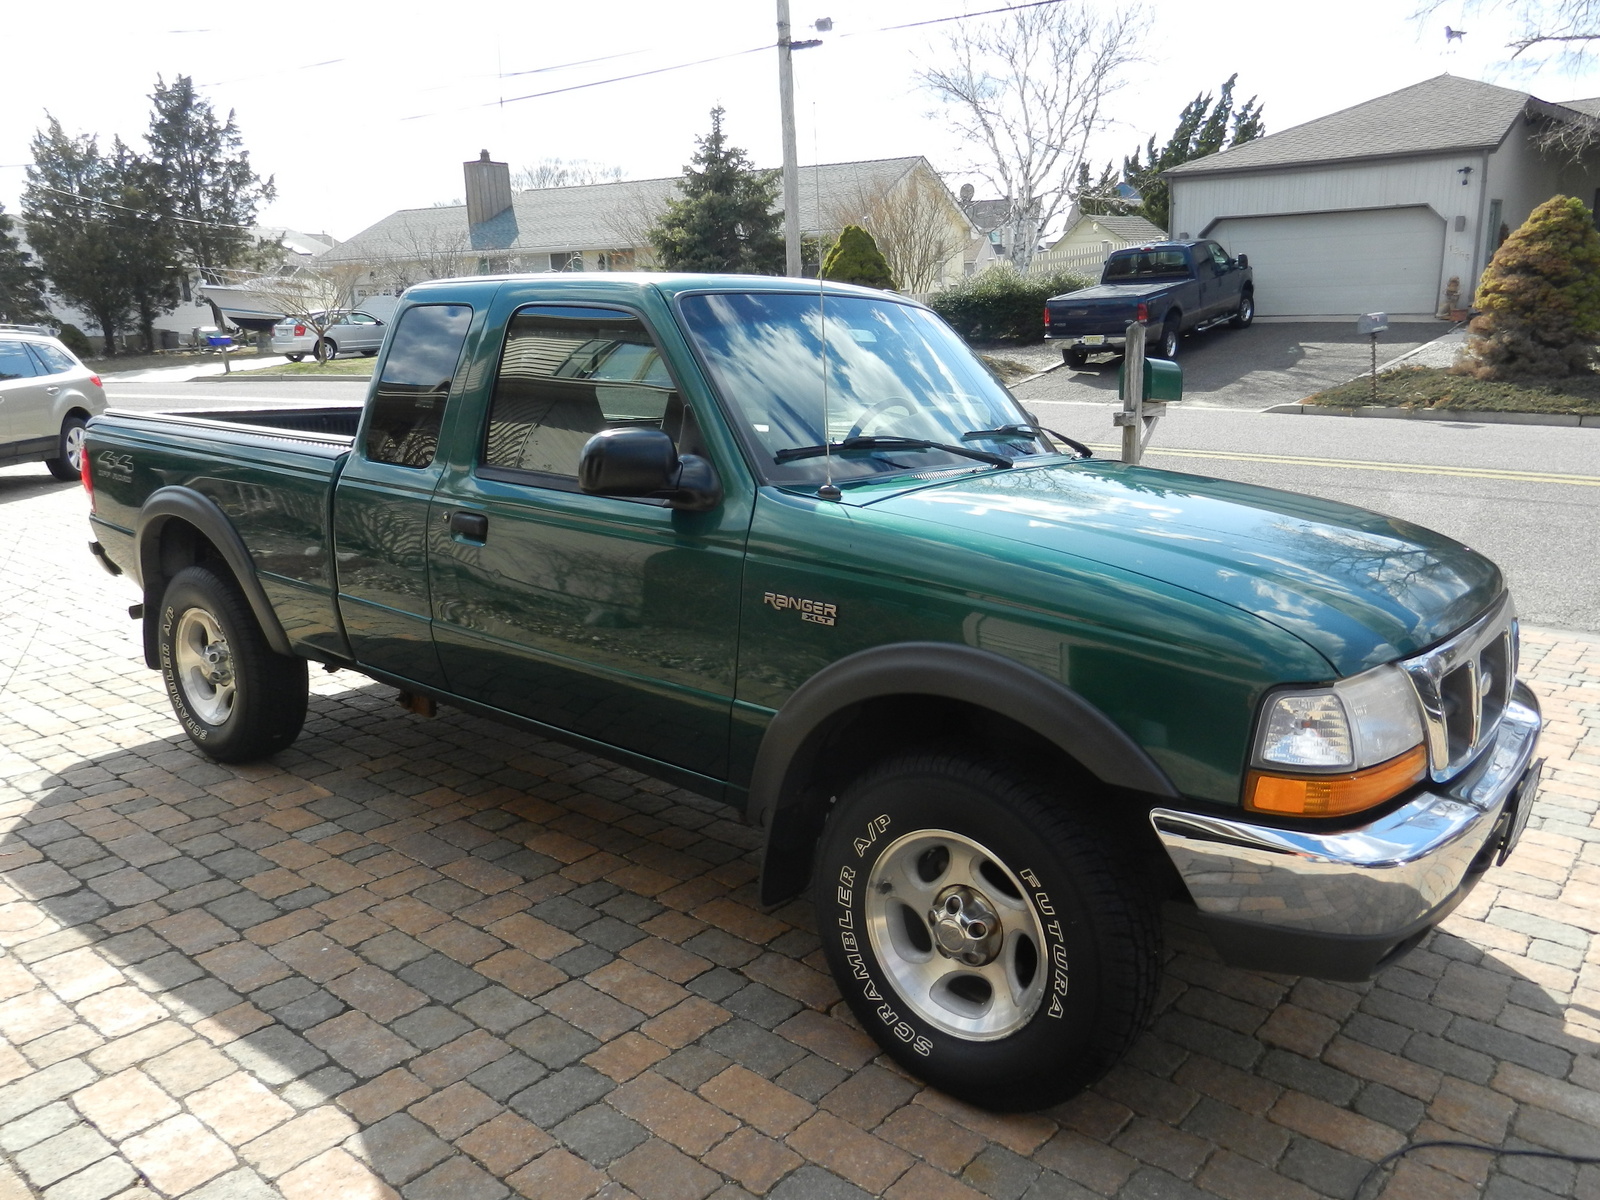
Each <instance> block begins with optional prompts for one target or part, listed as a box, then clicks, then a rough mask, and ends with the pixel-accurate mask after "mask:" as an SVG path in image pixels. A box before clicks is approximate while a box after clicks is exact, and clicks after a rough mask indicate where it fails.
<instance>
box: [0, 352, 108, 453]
mask: <svg viewBox="0 0 1600 1200" xmlns="http://www.w3.org/2000/svg"><path fill="white" fill-rule="evenodd" d="M105 410H106V390H105V388H104V387H103V386H102V385H101V383H100V376H98V375H96V374H95V373H94V372H93V371H91V370H89V368H88V367H86V366H84V365H83V364H82V363H81V362H79V361H78V360H77V358H76V357H75V356H74V355H73V353H72V351H70V350H68V349H67V348H66V347H65V346H63V345H62V344H61V343H60V342H58V341H57V340H56V339H55V338H53V337H51V336H50V335H49V334H48V333H46V332H44V331H43V330H42V329H39V328H37V327H36V326H29V325H0V465H9V464H11V463H18V462H37V461H42V462H43V463H44V465H45V466H47V467H49V468H50V474H52V475H54V476H55V477H56V478H57V479H77V478H78V473H79V471H80V470H81V469H82V467H83V427H84V425H85V424H86V423H87V422H88V420H89V418H90V417H96V416H99V415H100V414H101V413H103V412H105Z"/></svg>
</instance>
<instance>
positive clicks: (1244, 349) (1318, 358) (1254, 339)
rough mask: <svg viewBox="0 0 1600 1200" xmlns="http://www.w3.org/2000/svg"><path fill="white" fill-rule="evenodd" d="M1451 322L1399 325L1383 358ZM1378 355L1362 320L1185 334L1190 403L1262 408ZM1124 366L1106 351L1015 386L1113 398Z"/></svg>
mask: <svg viewBox="0 0 1600 1200" xmlns="http://www.w3.org/2000/svg"><path fill="white" fill-rule="evenodd" d="M1450 328H1451V327H1450V325H1449V324H1447V323H1446V322H1444V321H1426V322H1419V323H1415V324H1412V323H1407V324H1396V325H1393V326H1391V327H1390V329H1389V332H1388V333H1385V334H1382V335H1381V336H1380V337H1379V338H1378V363H1379V365H1380V366H1381V365H1382V364H1384V363H1386V362H1389V361H1391V360H1392V359H1395V358H1398V357H1399V356H1400V355H1402V354H1405V353H1407V352H1408V351H1411V350H1414V349H1416V348H1417V347H1418V346H1420V345H1422V344H1424V343H1425V342H1430V341H1432V340H1433V339H1434V338H1436V337H1438V336H1439V335H1440V334H1442V333H1445V332H1447V331H1448V330H1449V329H1450ZM1047 344H1049V343H1047ZM1371 354H1372V351H1371V347H1370V344H1369V342H1368V339H1367V338H1365V337H1362V336H1360V335H1358V334H1357V333H1356V331H1355V324H1354V322H1340V323H1338V324H1333V323H1330V322H1314V321H1295V322H1282V323H1280V322H1276V321H1257V322H1256V323H1255V324H1254V325H1252V326H1250V328H1249V329H1233V328H1230V327H1229V326H1227V325H1219V326H1218V327H1217V328H1215V329H1209V330H1207V331H1206V332H1205V333H1200V334H1191V335H1190V336H1188V337H1186V338H1184V339H1183V346H1182V348H1181V349H1180V350H1179V352H1178V362H1179V363H1180V364H1181V365H1182V367H1183V393H1184V398H1185V401H1186V402H1188V403H1191V404H1194V405H1196V406H1199V407H1222V408H1243V409H1256V410H1259V409H1263V408H1267V407H1269V406H1270V405H1273V404H1292V403H1294V402H1295V401H1298V400H1302V399H1304V398H1305V397H1306V396H1309V395H1311V393H1313V392H1318V391H1321V390H1322V389H1323V388H1328V387H1333V386H1334V385H1335V384H1340V383H1344V382H1346V381H1348V380H1350V379H1353V378H1355V377H1356V376H1357V375H1360V374H1361V373H1362V372H1364V371H1366V370H1368V369H1369V367H1370V365H1371ZM1121 365H1122V357H1121V355H1102V356H1099V357H1096V358H1093V359H1090V360H1089V364H1088V365H1087V366H1085V367H1083V368H1081V369H1078V370H1073V369H1072V368H1070V367H1061V368H1059V369H1057V370H1054V371H1051V372H1050V373H1049V374H1048V375H1045V376H1043V377H1041V378H1039V379H1036V380H1034V381H1033V382H1031V383H1027V384H1024V385H1022V386H1021V387H1020V388H1017V389H1014V390H1015V391H1016V392H1017V395H1018V396H1019V397H1023V398H1024V402H1026V403H1031V402H1032V401H1035V400H1038V401H1044V400H1057V401H1064V400H1096V399H1099V398H1101V397H1107V398H1109V397H1111V396H1113V395H1114V394H1115V392H1116V390H1117V369H1118V368H1119V367H1120V366H1121Z"/></svg>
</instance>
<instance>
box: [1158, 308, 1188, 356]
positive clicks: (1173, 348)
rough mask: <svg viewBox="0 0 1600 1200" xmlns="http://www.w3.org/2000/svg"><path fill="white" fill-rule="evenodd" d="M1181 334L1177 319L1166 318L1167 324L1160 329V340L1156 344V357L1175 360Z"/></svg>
mask: <svg viewBox="0 0 1600 1200" xmlns="http://www.w3.org/2000/svg"><path fill="white" fill-rule="evenodd" d="M1182 338H1183V334H1182V332H1181V329H1180V324H1179V319H1178V318H1177V317H1168V318H1167V323H1166V324H1165V325H1163V326H1162V327H1161V340H1160V341H1159V342H1157V343H1156V357H1158V358H1177V357H1178V343H1179V342H1180V341H1181V340H1182Z"/></svg>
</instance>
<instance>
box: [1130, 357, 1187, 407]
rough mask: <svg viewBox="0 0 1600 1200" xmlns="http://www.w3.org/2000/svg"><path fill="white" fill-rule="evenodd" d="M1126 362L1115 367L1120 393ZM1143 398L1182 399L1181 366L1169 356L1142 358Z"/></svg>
mask: <svg viewBox="0 0 1600 1200" xmlns="http://www.w3.org/2000/svg"><path fill="white" fill-rule="evenodd" d="M1127 370H1128V364H1127V363H1126V362H1124V363H1123V364H1122V366H1120V367H1118V368H1117V394H1118V395H1121V394H1122V388H1123V384H1124V382H1125V380H1126V372H1127ZM1144 398H1145V399H1146V400H1182V399H1183V368H1182V367H1180V366H1179V365H1178V364H1177V363H1175V362H1173V361H1172V360H1171V359H1170V358H1147V359H1145V360H1144Z"/></svg>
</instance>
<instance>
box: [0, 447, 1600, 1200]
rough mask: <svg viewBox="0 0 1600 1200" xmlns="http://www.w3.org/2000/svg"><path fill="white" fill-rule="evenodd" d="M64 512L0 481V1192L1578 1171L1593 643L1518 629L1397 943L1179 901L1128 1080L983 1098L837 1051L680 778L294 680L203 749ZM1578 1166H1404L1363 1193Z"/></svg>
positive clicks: (797, 946)
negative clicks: (1517, 703) (1473, 785)
mask: <svg viewBox="0 0 1600 1200" xmlns="http://www.w3.org/2000/svg"><path fill="white" fill-rule="evenodd" d="M83 512H84V501H83V498H82V496H81V494H80V493H79V492H78V491H77V489H75V488H71V487H60V486H52V485H48V484H46V483H45V482H44V481H43V478H42V476H41V475H40V474H39V473H37V472H33V471H30V470H26V469H13V470H8V471H3V472H0V516H3V520H0V745H3V749H0V818H3V820H4V834H3V841H0V871H3V879H4V883H3V885H0V889H3V890H0V946H3V947H4V955H3V957H0V1036H3V1039H4V1044H3V1046H0V1151H3V1153H4V1156H5V1159H6V1162H5V1164H4V1165H0V1198H5V1200H9V1198H11V1197H22V1196H28V1195H43V1196H45V1197H48V1198H50V1200H94V1198H99V1197H107V1196H120V1197H123V1198H124V1200H135V1198H139V1200H145V1198H147V1197H151V1196H152V1195H160V1196H168V1197H175V1196H184V1197H189V1198H192V1200H255V1198H258V1197H275V1196H280V1195H281V1196H284V1197H288V1198H290V1200H301V1198H305V1200H334V1198H340V1200H343V1198H346V1197H353V1198H371V1197H380V1196H384V1197H387V1196H393V1195H394V1193H395V1192H396V1191H398V1192H399V1193H400V1194H401V1195H403V1196H405V1197H407V1198H410V1200H433V1198H437V1200H493V1198H496V1197H500V1196H506V1195H509V1194H511V1193H512V1192H515V1193H519V1194H521V1195H523V1196H527V1197H536V1198H538V1200H569V1198H570V1200H581V1198H583V1197H587V1196H589V1195H591V1194H595V1193H598V1194H600V1195H602V1196H606V1197H626V1196H629V1195H637V1196H639V1197H641V1198H643V1200H701V1198H702V1197H705V1196H708V1195H715V1196H716V1197H718V1200H734V1198H735V1197H740V1196H744V1195H746V1194H749V1193H756V1194H761V1193H766V1194H770V1195H773V1196H776V1197H779V1198H781V1200H809V1198H812V1197H817V1198H833V1197H858V1196H861V1195H862V1194H863V1193H872V1194H884V1195H888V1196H892V1197H896V1198H902V1197H903V1198H905V1200H923V1198H933V1200H938V1198H940V1197H958V1196H965V1197H973V1196H977V1195H987V1196H990V1197H994V1198H995V1200H1015V1198H1018V1197H1027V1198H1028V1200H1045V1198H1049V1197H1080V1198H1081V1197H1088V1196H1093V1195H1102V1196H1112V1195H1115V1196H1119V1197H1149V1198H1156V1197H1186V1196H1199V1195H1212V1196H1221V1197H1230V1198H1234V1200H1247V1198H1253V1197H1262V1198H1272V1200H1280V1198H1281V1200H1296V1198H1301V1197H1311V1196H1314V1195H1324V1196H1345V1197H1347V1196H1350V1195H1352V1194H1353V1192H1354V1190H1355V1188H1356V1186H1357V1184H1358V1182H1359V1181H1360V1179H1361V1177H1362V1176H1363V1174H1364V1173H1365V1172H1366V1170H1367V1168H1368V1166H1369V1164H1370V1163H1371V1162H1372V1161H1373V1160H1374V1159H1375V1158H1377V1157H1378V1156H1380V1155H1383V1154H1385V1153H1387V1152H1389V1151H1391V1150H1393V1149H1395V1148H1397V1147H1399V1146H1401V1145H1403V1144H1404V1143H1405V1142H1406V1141H1407V1139H1410V1138H1431V1137H1439V1136H1446V1137H1464V1138H1468V1139H1481V1140H1487V1141H1489V1142H1496V1143H1498V1142H1500V1141H1501V1139H1508V1141H1509V1143H1510V1144H1513V1145H1527V1144H1534V1145H1539V1146H1547V1147H1555V1148H1558V1149H1563V1150H1567V1151H1569V1152H1579V1153H1588V1154H1597V1153H1600V1133H1597V1132H1596V1126H1597V1124H1600V1063H1597V1061H1596V1057H1595V1053H1596V1048H1597V1044H1600V988H1597V987H1596V980H1597V972H1600V951H1597V950H1596V948H1595V942H1594V940H1593V938H1592V934H1593V933H1594V932H1595V931H1596V930H1600V915H1597V913H1600V903H1597V902H1600V827H1597V825H1596V822H1595V813H1596V810H1597V807H1600V787H1597V784H1600V731H1597V728H1600V643H1597V642H1596V641H1593V640H1582V639H1580V638H1573V637H1566V636H1563V635H1558V634H1553V633H1543V632H1540V633H1532V634H1530V635H1529V636H1528V637H1527V639H1526V658H1527V661H1528V663H1529V667H1530V671H1531V675H1532V679H1533V683H1534V686H1535V687H1536V688H1537V690H1538V691H1539V692H1540V693H1541V695H1542V697H1543V699H1544V701H1545V704H1546V712H1547V714H1548V716H1549V717H1550V720H1551V724H1550V729H1549V733H1548V735H1547V740H1546V750H1547V752H1548V753H1549V754H1550V755H1551V758H1552V762H1553V767H1554V769H1553V770H1552V771H1551V772H1550V773H1549V774H1548V775H1547V777H1546V778H1547V782H1546V786H1545V789H1544V794H1543V796H1542V798H1541V801H1540V806H1539V809H1538V813H1537V815H1536V816H1535V819H1534V824H1535V828H1533V829H1532V830H1530V832H1529V834H1528V835H1527V839H1526V841H1525V842H1524V844H1523V847H1522V848H1521V850H1520V851H1519V853H1518V855H1517V857H1516V858H1515V860H1514V861H1513V863H1512V864H1511V865H1510V866H1509V867H1507V868H1505V869H1502V870H1498V871H1496V872H1495V873H1494V874H1493V875H1492V876H1491V878H1490V879H1489V881H1488V882H1487V883H1486V884H1484V885H1483V886H1481V887H1480V888H1479V889H1478V890H1477V891H1476V892H1475V893H1474V894H1473V896H1472V898H1471V900H1470V901H1469V903H1468V904H1467V906H1466V907H1465V909H1463V910H1462V911H1461V912H1460V913H1459V914H1457V915H1456V916H1454V917H1452V918H1451V920H1450V921H1449V922H1448V923H1447V924H1446V926H1445V929H1444V931H1443V932H1441V933H1439V934H1438V935H1436V936H1435V937H1434V938H1432V940H1431V941H1430V943H1429V944H1428V945H1427V947H1426V948H1425V949H1424V950H1422V951H1420V952H1418V953H1416V954H1414V955H1413V956H1412V957H1411V958H1410V959H1408V960H1407V961H1406V962H1405V964H1404V965H1402V966H1398V967H1394V968H1391V969H1390V970H1388V971H1386V972H1385V973H1384V974H1383V976H1382V977H1381V978H1380V979H1379V980H1378V981H1377V982H1376V983H1375V984H1373V985H1368V986H1358V987H1357V986H1342V985H1331V984H1326V983H1317V982H1313V981H1309V980H1295V979H1288V978H1278V977H1269V976H1263V975H1256V974H1247V973H1244V972H1240V971H1234V970H1229V969H1226V968H1223V967H1221V966H1219V965H1218V964H1217V962H1216V961H1215V959H1214V957H1213V955H1212V954H1211V952H1210V950H1209V948H1208V946H1207V945H1206V944H1205V942H1204V940H1203V939H1202V938H1200V937H1198V936H1197V935H1196V934H1194V933H1193V932H1192V931H1191V930H1190V929H1189V928H1188V927H1187V926H1186V925H1185V924H1184V923H1183V922H1182V920H1181V919H1180V917H1179V916H1178V915H1176V912H1175V915H1174V917H1173V919H1172V920H1170V921H1169V922H1168V937H1169V943H1170V962H1169V983H1168V985H1167V989H1166V992H1165V995H1164V997H1163V1001H1162V1006H1161V1009H1162V1011H1161V1015H1160V1017H1159V1019H1158V1020H1157V1022H1156V1025H1155V1029H1154V1030H1153V1032H1152V1033H1151V1034H1150V1035H1149V1036H1147V1037H1146V1038H1145V1039H1144V1040H1143V1041H1142V1042H1141V1043H1140V1044H1139V1046H1138V1048H1137V1050H1136V1052H1135V1053H1134V1054H1133V1056H1132V1058H1131V1059H1130V1061H1128V1062H1127V1064H1126V1065H1124V1066H1123V1067H1121V1068H1119V1069H1118V1070H1117V1071H1115V1072H1114V1073H1113V1074H1112V1075H1111V1076H1110V1077H1109V1078H1107V1079H1106V1080H1105V1081H1103V1082H1102V1083H1101V1084H1100V1085H1099V1086H1098V1087H1097V1088H1096V1089H1095V1090H1094V1091H1093V1092H1091V1093H1089V1094H1087V1095H1085V1096H1083V1097H1081V1098H1079V1099H1077V1100H1074V1101H1073V1102H1071V1103H1069V1104H1066V1105H1064V1106H1062V1107H1060V1108H1058V1109H1056V1110H1053V1111H1051V1112H1048V1113H1041V1114H1033V1115H1026V1116H1012V1117H997V1116H992V1115H989V1114H986V1113H983V1112H978V1111H975V1110H973V1109H970V1108H967V1107H965V1106H963V1105H960V1104H957V1103H954V1102H952V1101H950V1100H949V1099H947V1098H945V1097H943V1096H941V1095H940V1094H938V1093H936V1092H933V1091H930V1090H927V1089H925V1088H923V1087H921V1086H920V1085H919V1084H917V1083H916V1082H915V1081H913V1080H910V1079H907V1078H906V1077H905V1076H903V1075H902V1074H900V1073H899V1072H898V1071H897V1070H896V1069H895V1068H894V1067H893V1066H892V1065H890V1064H889V1063H888V1062H887V1061H885V1060H883V1059H881V1058H879V1057H878V1056H877V1055H876V1054H875V1051H874V1046H873V1044H872V1043H871V1042H870V1041H869V1040H868V1039H867V1038H866V1037H865V1036H864V1035H863V1034H862V1033H861V1032H860V1031H859V1030H858V1029H857V1028H856V1027H855V1026H854V1025H853V1024H852V1023H851V1021H850V1019H849V1017H848V1016H846V1015H844V1014H843V1012H842V1010H841V1008H840V1006H839V1003H838V997H837V993H836V992H835V990H834V988H833V986H832V984H831V982H830V981H829V979H828V978H827V977H826V976H825V975H824V974H823V971H822V963H821V958H820V954H819V953H818V949H817V946H818V943H817V940H816V938H815V936H814V935H813V933H812V932H811V912H810V909H809V906H808V905H806V904H804V903H796V904H791V905H789V906H787V907H785V908H783V909H780V910H779V911H777V912H774V913H766V912H761V911H759V910H758V909H757V908H756V907H755V906H754V902H753V900H752V888H751V880H752V877H753V876H754V874H755V867H754V865H753V857H752V854H751V849H752V847H753V846H754V844H755V840H756V839H755V838H754V836H753V835H752V833H751V831H749V830H748V829H746V828H744V827H742V826H740V825H737V824H735V823H733V822H732V821H730V820H729V819H728V818H727V815H726V814H725V812H723V811H722V810H720V809H718V808H716V807H715V806H713V805H711V804H710V803H708V802H707V801H705V800H703V799H701V798H699V797H696V796H693V795H690V794H688V793H685V792H682V791H678V790H675V789H672V788H669V787H666V786H664V785H661V784H658V783H656V782H654V781H652V780H649V779H646V778H642V777H641V776H639V775H637V774H635V773H633V772H631V771H626V770H621V769H618V768H617V767H615V766H612V765H610V764H608V763H605V762H602V761H600V760H597V759H594V758H592V757H590V756H587V755H583V754H578V753H575V752H573V751H570V750H567V749H563V748H561V747H559V746H555V745H551V744H547V743H543V742H540V741H539V740H538V739H535V738H531V737H528V736H525V735H521V734H517V733H512V732H508V731H507V730H505V729H503V728H500V727H498V726H494V725H490V724H487V723H484V722H482V721H479V720H476V719H472V718H468V717H465V716H462V715H459V714H448V715H445V716H443V717H442V718H440V719H438V720H435V721H431V722H429V721H423V720H420V719H418V718H416V717H412V716H409V715H407V714H405V713H402V712H401V711H400V710H399V709H397V708H396V707H394V706H393V705H392V703H391V701H390V695H389V693H388V692H387V691H386V690H385V689H383V688H380V687H377V686H376V685H372V684H368V683H364V682H363V681H361V680H359V679H355V678H353V677H351V676H349V675H325V674H322V673H320V672H318V673H317V681H316V688H315V691H316V694H315V696H314V698H313V702H312V716H311V719H310V721H309V723H308V725H307V729H306V732H305V735H304V736H303V737H302V738H301V739H300V741H299V742H298V743H296V745H295V746H294V747H293V748H292V749H291V750H290V751H289V752H287V753H285V754H283V755H281V756H279V758H278V759H277V760H276V761H274V762H272V763H270V764H266V765H261V766H254V767H248V768H227V767H218V766H215V765H213V764H210V763H208V762H206V761H205V760H203V759H201V758H200V757H199V756H197V755H196V754H195V753H194V752H193V751H191V750H190V748H189V746H188V743H187V742H186V741H184V740H183V739H182V738H181V737H180V736H179V735H178V732H177V726H176V725H175V723H174V722H173V719H172V717H171V715H170V712H169V711H168V708H167V704H166V701H165V699H164V698H163V696H162V694H161V692H160V690H159V689H158V687H157V680H156V677H155V676H154V675H153V674H151V673H150V672H147V671H146V670H145V669H144V668H143V666H142V665H140V663H139V661H138V654H137V648H136V645H135V637H134V634H135V629H136V627H135V625H134V623H133V622H131V621H128V620H127V619H126V617H125V616H124V615H123V610H124V608H125V606H126V605H127V604H128V603H129V602H130V601H131V600H133V599H134V597H133V596H132V595H131V594H130V592H129V590H128V589H127V586H126V585H125V584H124V583H121V582H119V581H114V580H111V579H108V578H107V577H106V576H104V575H103V574H101V573H100V571H99V570H98V569H97V568H95V567H94V566H93V565H92V564H91V561H90V558H89V556H88V555H87V554H86V553H84V550H83V543H84V540H85V538H86V536H87V534H86V530H85V527H84V523H83ZM1585 1171H1586V1173H1585V1174H1584V1175H1583V1176H1579V1175H1578V1174H1576V1173H1575V1171H1574V1169H1573V1168H1572V1167H1571V1166H1568V1165H1566V1164H1562V1163H1554V1162H1548V1161H1537V1160H1508V1161H1506V1162H1505V1164H1504V1172H1503V1173H1502V1172H1501V1171H1500V1170H1498V1169H1497V1170H1493V1171H1491V1170H1490V1166H1489V1162H1488V1161H1487V1160H1486V1159H1484V1158H1483V1157H1481V1156H1475V1155H1467V1154H1461V1153H1432V1154H1418V1155H1415V1156H1413V1157H1412V1158H1411V1159H1409V1160H1407V1162H1406V1163H1405V1165H1404V1166H1402V1167H1401V1168H1400V1170H1399V1172H1398V1173H1397V1175H1396V1176H1395V1179H1394V1182H1393V1183H1392V1184H1391V1185H1390V1188H1389V1192H1388V1194H1389V1195H1390V1196H1392V1197H1402V1196H1409V1197H1445V1198H1451V1197H1458V1196H1460V1197H1464V1196H1470V1195H1475V1194H1477V1193H1478V1191H1479V1188H1480V1186H1482V1185H1483V1184H1485V1182H1486V1181H1487V1185H1488V1188H1487V1194H1490V1195H1495V1196H1503V1197H1507V1198H1520V1197H1539V1196H1544V1195H1546V1194H1556V1195H1573V1194H1576V1195H1580V1196H1586V1197H1596V1196H1600V1171H1597V1170H1596V1169H1595V1168H1586V1169H1585ZM24 1181H26V1182H24ZM30 1187H31V1189H32V1190H31V1191H30V1190H29V1189H30Z"/></svg>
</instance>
